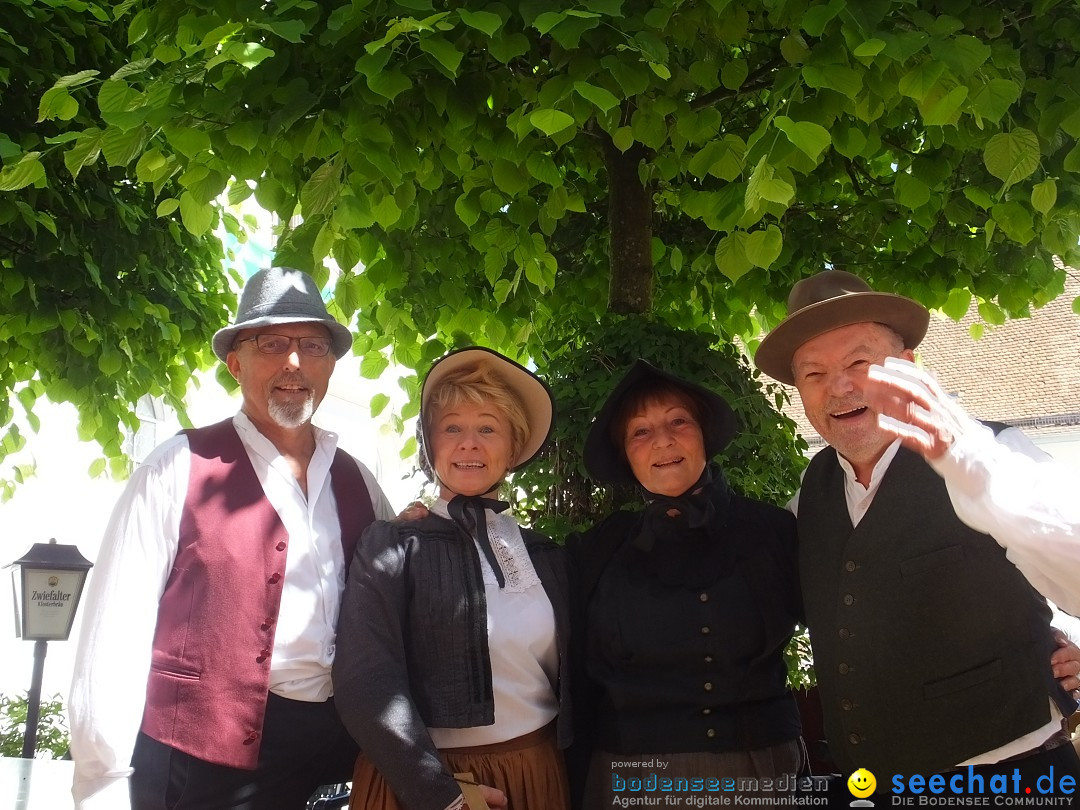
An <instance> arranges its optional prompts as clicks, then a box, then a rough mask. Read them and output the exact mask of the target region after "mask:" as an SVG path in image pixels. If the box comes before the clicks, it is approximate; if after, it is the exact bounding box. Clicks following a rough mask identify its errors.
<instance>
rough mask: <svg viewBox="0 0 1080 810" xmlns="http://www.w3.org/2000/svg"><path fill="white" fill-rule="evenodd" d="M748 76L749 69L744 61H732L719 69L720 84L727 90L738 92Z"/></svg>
mask: <svg viewBox="0 0 1080 810" xmlns="http://www.w3.org/2000/svg"><path fill="white" fill-rule="evenodd" d="M749 74H750V67H749V66H748V65H747V64H746V60H745V59H733V60H732V61H730V62H728V63H726V64H725V65H724V66H723V67H722V68H721V69H720V84H722V85H724V87H726V88H727V89H728V90H738V89H739V88H740V87H742V85H743V82H745V81H746V77H747V76H748V75H749Z"/></svg>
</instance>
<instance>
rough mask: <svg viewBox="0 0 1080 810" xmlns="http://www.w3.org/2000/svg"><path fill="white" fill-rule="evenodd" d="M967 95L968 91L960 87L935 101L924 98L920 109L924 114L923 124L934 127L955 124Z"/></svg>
mask: <svg viewBox="0 0 1080 810" xmlns="http://www.w3.org/2000/svg"><path fill="white" fill-rule="evenodd" d="M967 94H968V89H967V88H966V87H964V86H963V85H960V86H958V87H954V88H953V89H952V90H950V91H949V92H948V93H946V94H945V95H944V96H942V97H940V98H938V99H935V100H933V101H929V100H927V98H924V99H923V103H922V104H921V105H920V107H919V109H920V111H921V112H922V117H923V123H924V124H926V125H927V126H932V127H934V126H936V127H943V126H946V125H948V124H955V123H956V121H957V119H958V118H959V117H960V107H961V105H962V104H963V103H964V101H965V100H966V99H967Z"/></svg>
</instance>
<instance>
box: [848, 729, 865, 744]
mask: <svg viewBox="0 0 1080 810" xmlns="http://www.w3.org/2000/svg"><path fill="white" fill-rule="evenodd" d="M847 741H848V742H849V743H851V744H852V745H858V744H859V743H861V742H862V737H860V736H859V735H858V734H856V733H854V732H852V733H851V734H848V735H847Z"/></svg>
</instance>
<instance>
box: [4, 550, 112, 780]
mask: <svg viewBox="0 0 1080 810" xmlns="http://www.w3.org/2000/svg"><path fill="white" fill-rule="evenodd" d="M8 567H9V568H11V579H12V583H11V584H12V589H11V590H12V593H13V594H14V596H15V635H17V636H18V637H19V638H22V639H25V640H26V641H33V642H34V674H33V678H32V680H31V683H30V693H29V695H28V696H27V705H26V734H25V736H24V737H23V750H22V756H23V758H24V759H33V757H34V749H35V748H36V746H37V730H38V717H39V714H40V711H41V677H42V674H43V673H44V671H45V653H46V651H47V647H48V642H50V641H66V640H67V637H68V636H69V635H71V624H72V622H74V621H75V611H76V610H78V607H79V600H80V599H81V598H82V591H83V585H84V584H85V583H86V575H87V573H88V572H89V571H90V569H91V568H92V567H93V563H92V562H90V561H89V560H88V559H86V558H85V557H83V555H82V554H80V553H79V550H78V549H77V548H76V547H75V546H67V545H61V544H58V543H57V542H56V540H55V539H52V540H50V541H49V542H48V543H34V545H33V546H31V548H30V550H29V551H28V552H26V554H24V555H23V556H22V557H21V558H19V559H18V560H15V562H13V563H11V565H10V566H8Z"/></svg>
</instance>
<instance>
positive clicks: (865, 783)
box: [847, 768, 877, 799]
mask: <svg viewBox="0 0 1080 810" xmlns="http://www.w3.org/2000/svg"><path fill="white" fill-rule="evenodd" d="M847 787H848V790H850V791H851V795H852V796H854V797H855V798H857V799H865V798H866V797H867V796H869V795H870V794H871V793H873V792H874V789H875V788H876V787H877V779H875V778H874V775H873V774H872V773H870V771H868V770H866V768H859V770H857V771H855V773H853V774H852V775H851V776H849V777H848V780H847Z"/></svg>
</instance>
